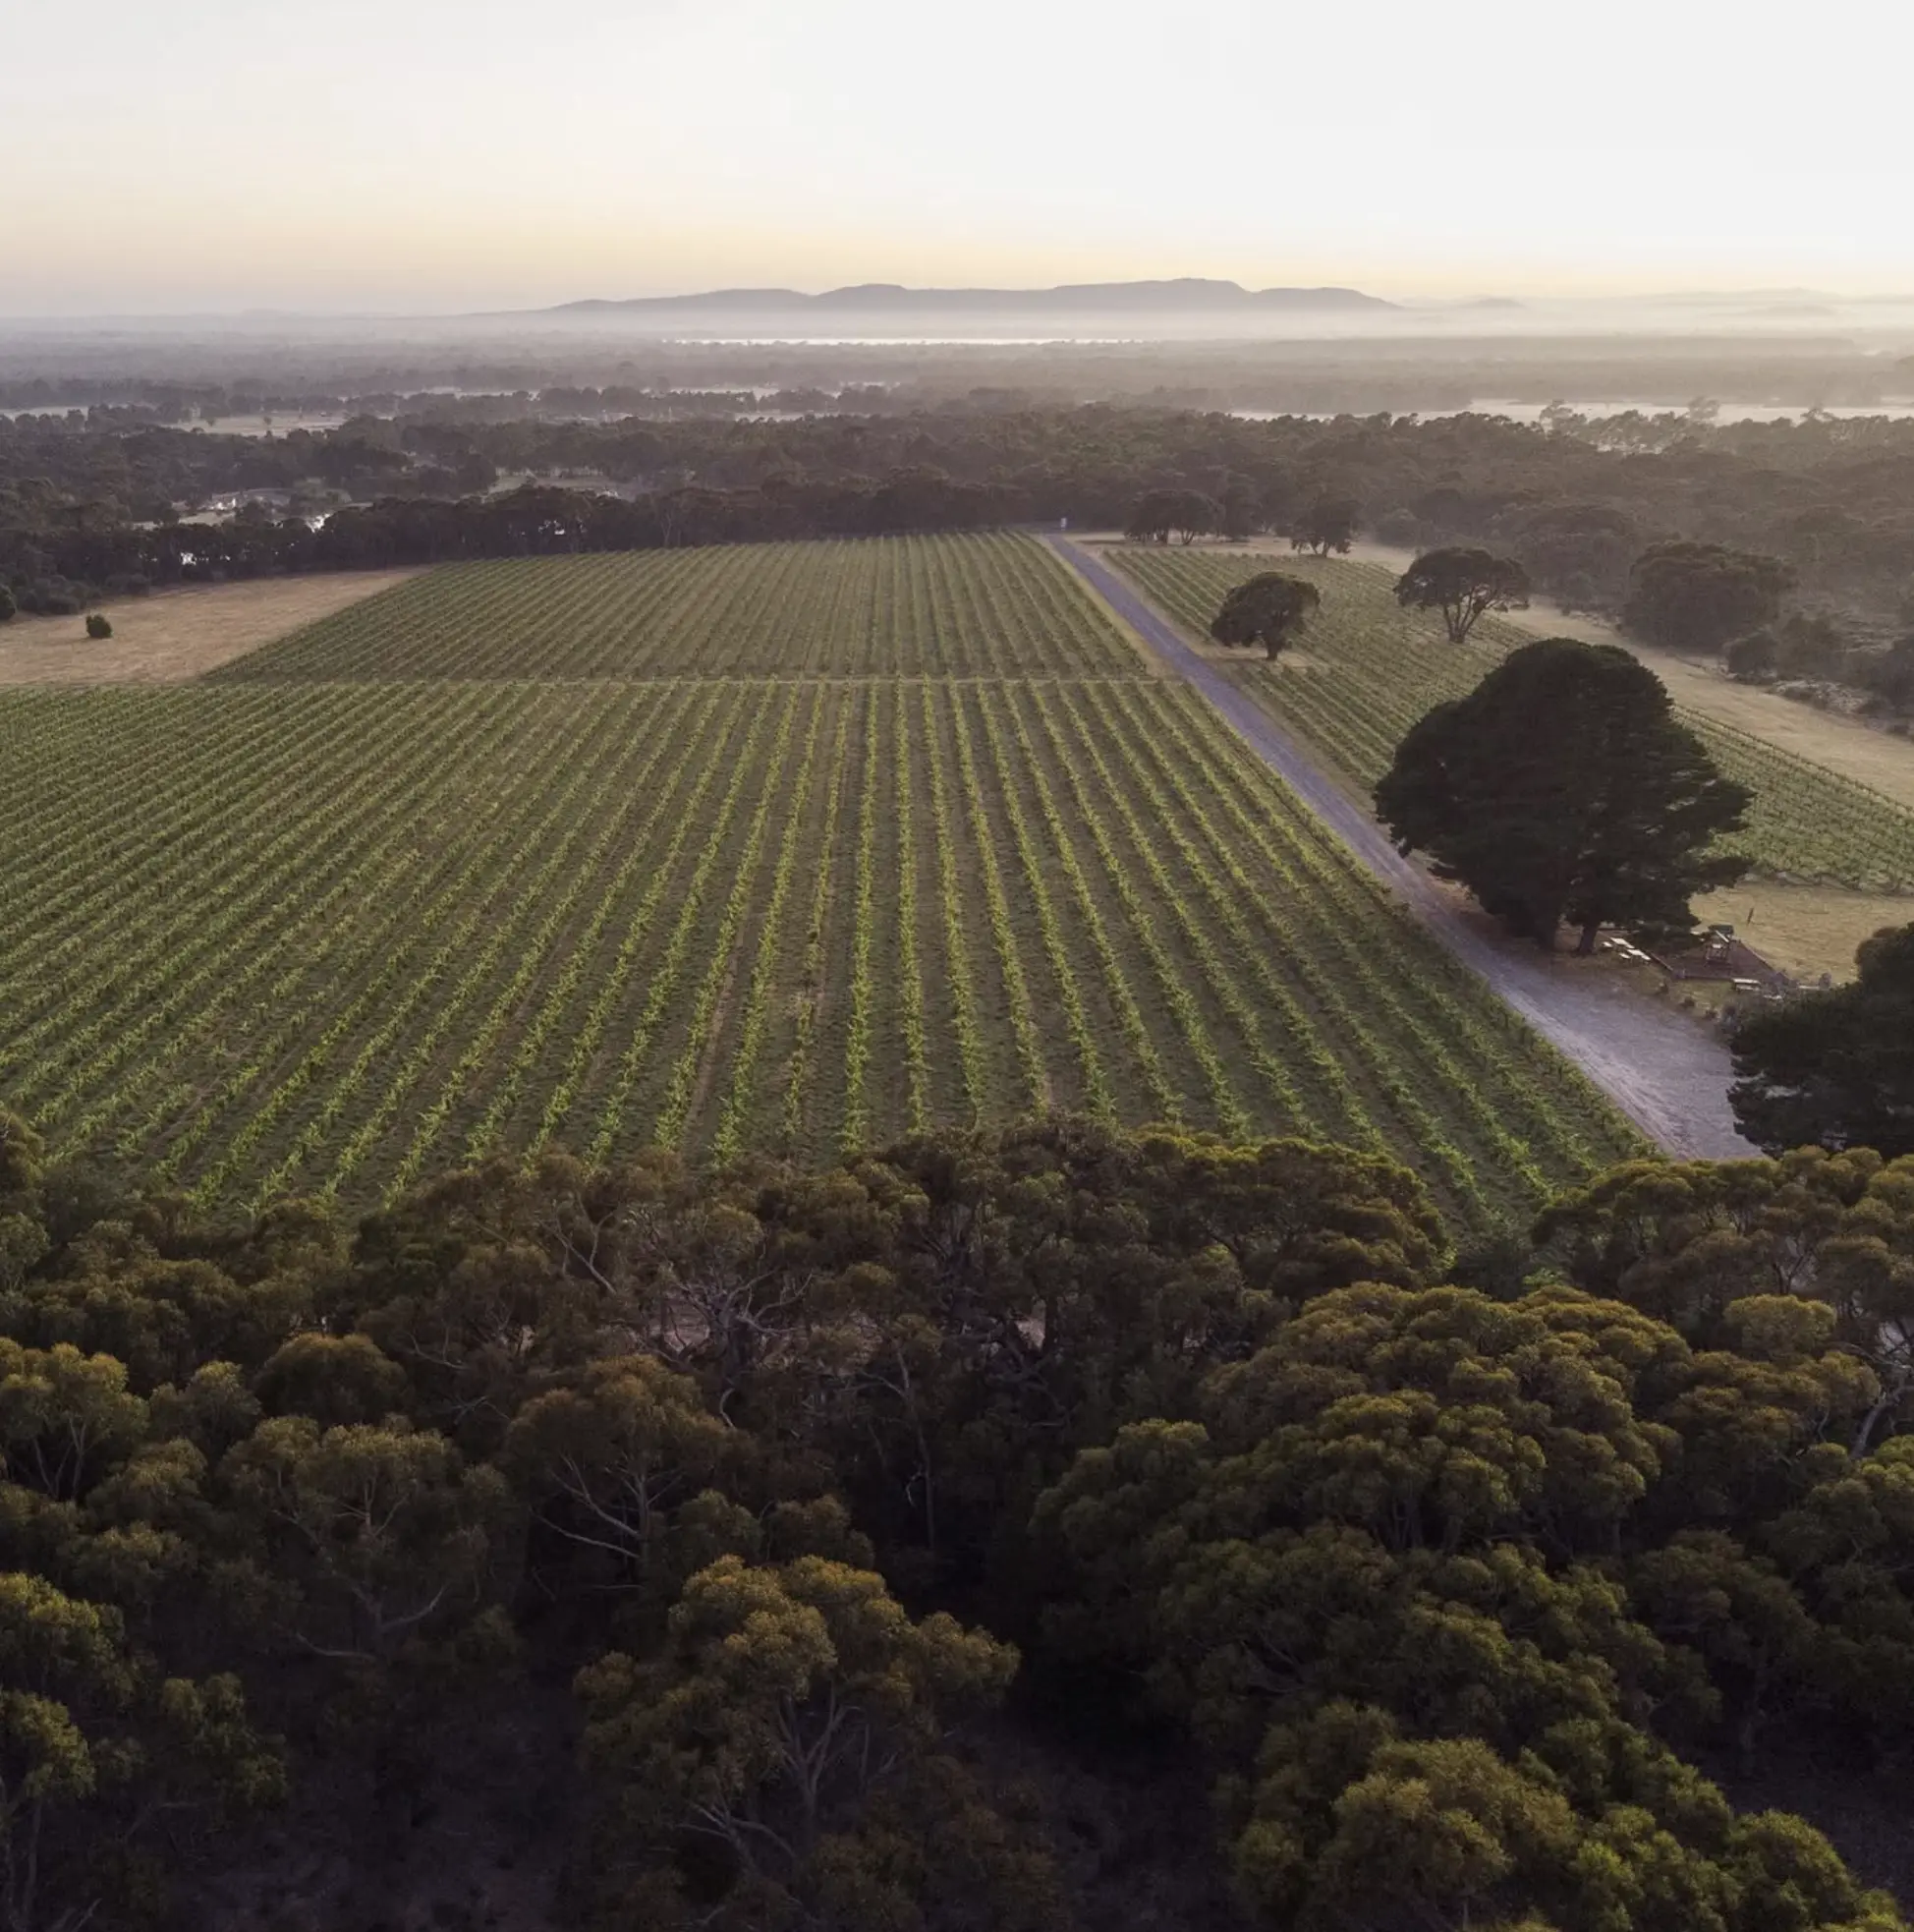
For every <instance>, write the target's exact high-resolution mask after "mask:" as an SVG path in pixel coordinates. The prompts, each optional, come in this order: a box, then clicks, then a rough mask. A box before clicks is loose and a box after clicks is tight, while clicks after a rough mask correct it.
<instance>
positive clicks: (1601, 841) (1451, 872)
mask: <svg viewBox="0 0 1914 1932" xmlns="http://www.w3.org/2000/svg"><path fill="white" fill-rule="evenodd" d="M1748 802H1749V794H1748V792H1747V790H1746V788H1745V787H1743V786H1741V785H1738V784H1735V783H1734V782H1733V781H1732V780H1730V779H1727V778H1723V777H1722V776H1721V774H1720V773H1719V772H1718V771H1717V769H1716V767H1715V763H1714V761H1713V760H1712V759H1711V758H1710V757H1709V755H1708V752H1707V749H1706V748H1705V747H1704V746H1703V744H1702V742H1701V740H1700V739H1699V738H1697V737H1696V736H1695V734H1694V733H1693V732H1692V731H1689V730H1687V729H1686V728H1685V727H1684V726H1682V725H1680V724H1678V723H1677V722H1676V721H1675V719H1674V716H1673V712H1672V708H1671V706H1670V704H1669V701H1668V694H1667V692H1666V691H1665V690H1663V689H1662V686H1661V679H1660V678H1658V677H1657V676H1656V675H1655V673H1654V672H1653V671H1651V670H1650V669H1648V667H1647V666H1646V665H1644V664H1641V663H1639V662H1637V660H1636V659H1635V658H1633V657H1632V656H1630V655H1629V653H1627V652H1625V651H1623V650H1621V649H1619V648H1618V647H1617V646H1614V645H1592V644H1578V643H1577V642H1576V641H1575V640H1574V639H1572V638H1546V639H1543V640H1542V641H1540V642H1538V643H1536V644H1530V645H1524V646H1523V647H1522V649H1521V650H1519V651H1516V652H1512V653H1510V654H1509V655H1508V656H1507V657H1506V658H1504V659H1503V661H1502V662H1501V664H1499V665H1498V666H1497V667H1496V668H1495V669H1494V670H1492V672H1490V674H1489V675H1488V677H1486V678H1484V679H1483V681H1482V683H1481V684H1479V685H1478V686H1477V687H1476V689H1475V690H1474V691H1472V692H1471V693H1470V694H1469V695H1468V697H1466V698H1459V699H1456V700H1454V701H1452V702H1451V703H1449V704H1446V705H1438V706H1436V708H1435V710H1433V711H1431V712H1430V713H1429V715H1428V716H1427V717H1425V718H1424V719H1423V720H1422V722H1421V723H1419V724H1418V725H1416V727H1415V728H1414V729H1413V730H1412V731H1411V732H1410V733H1409V735H1408V736H1407V737H1406V738H1404V739H1403V741H1402V743H1401V745H1400V746H1399V747H1398V748H1397V751H1396V755H1395V763H1394V765H1393V766H1392V767H1390V769H1389V770H1388V772H1387V773H1386V774H1385V775H1384V777H1383V778H1382V781H1381V783H1380V784H1379V785H1378V786H1377V788H1376V806H1377V811H1378V813H1379V815H1380V817H1381V819H1382V821H1383V823H1384V824H1387V826H1388V828H1389V832H1390V835H1391V836H1392V837H1393V838H1394V839H1395V841H1396V844H1397V845H1398V847H1399V848H1400V849H1401V850H1402V851H1404V852H1426V853H1428V854H1429V856H1430V859H1431V862H1432V865H1433V868H1434V870H1435V875H1436V877H1437V878H1438V879H1452V880H1455V881H1459V882H1460V883H1461V884H1463V885H1466V886H1467V887H1468V889H1469V890H1470V891H1471V892H1472V893H1473V894H1474V895H1475V896H1476V898H1477V899H1478V900H1480V901H1481V903H1482V905H1483V906H1484V908H1485V909H1486V910H1487V911H1489V912H1492V913H1493V914H1494V915H1495V916H1496V917H1497V918H1498V919H1501V920H1503V921H1505V922H1506V923H1507V924H1508V926H1509V927H1510V928H1511V930H1513V931H1515V932H1518V933H1521V934H1523V935H1525V936H1526V937H1528V938H1533V939H1534V940H1536V942H1537V943H1538V944H1540V945H1542V946H1545V947H1548V948H1552V947H1553V945H1554V943H1555V935H1556V933H1557V931H1558V930H1559V928H1560V926H1561V924H1562V922H1563V921H1564V920H1567V921H1569V922H1571V923H1572V924H1573V925H1575V926H1577V927H1579V928H1580V929H1581V943H1580V946H1579V947H1578V950H1579V951H1582V952H1585V953H1586V952H1589V951H1592V950H1593V949H1594V946H1595V938H1596V934H1597V932H1598V931H1599V930H1600V929H1601V928H1602V927H1604V926H1621V927H1623V928H1626V929H1627V930H1628V931H1630V932H1633V933H1637V934H1642V935H1645V936H1652V935H1655V934H1658V933H1662V934H1665V933H1685V932H1688V931H1690V930H1692V928H1693V926H1694V913H1693V911H1692V910H1691V908H1690V906H1689V900H1690V898H1691V897H1692V895H1693V894H1695V893H1697V892H1702V891H1707V890H1710V889H1711V888H1713V887H1715V886H1717V885H1725V884H1729V883H1731V882H1732V881H1734V880H1737V879H1739V878H1740V877H1741V875H1742V874H1743V873H1744V872H1746V871H1747V869H1748V861H1747V860H1746V859H1744V858H1741V857H1739V856H1738V855H1736V854H1733V853H1725V852H1717V851H1714V850H1712V849H1711V848H1712V846H1713V844H1714V841H1715V840H1716V839H1717V837H1718V836H1719V835H1720V834H1721V833H1723V832H1727V831H1732V830H1733V829H1734V828H1735V827H1736V826H1738V825H1739V824H1741V819H1742V814H1743V813H1744V812H1745V811H1746V810H1747V807H1748Z"/></svg>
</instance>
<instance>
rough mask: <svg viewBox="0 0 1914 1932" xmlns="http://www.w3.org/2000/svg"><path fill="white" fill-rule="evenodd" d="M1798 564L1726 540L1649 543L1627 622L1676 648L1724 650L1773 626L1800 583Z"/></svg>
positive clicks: (1632, 586) (1625, 611) (1625, 610)
mask: <svg viewBox="0 0 1914 1932" xmlns="http://www.w3.org/2000/svg"><path fill="white" fill-rule="evenodd" d="M1795 582H1796V572H1795V569H1794V567H1793V565H1791V564H1789V563H1786V562H1784V561H1783V560H1782V559H1780V558H1778V557H1770V556H1762V555H1759V554H1757V553H1755V552H1752V551H1748V550H1736V549H1730V548H1729V547H1728V546H1726V545H1725V544H1721V543H1697V542H1689V541H1677V542H1671V543H1654V544H1651V545H1650V546H1649V547H1648V548H1647V549H1646V550H1644V551H1643V552H1642V554H1641V555H1640V556H1639V557H1638V558H1637V559H1636V560H1635V566H1634V569H1633V571H1632V572H1631V573H1630V576H1629V587H1628V600H1627V602H1626V603H1625V604H1624V605H1623V606H1622V622H1623V623H1624V624H1626V625H1627V626H1628V628H1629V629H1630V630H1631V631H1633V632H1634V633H1635V635H1636V636H1637V637H1641V638H1645V639H1647V640H1648V642H1649V643H1651V644H1661V645H1666V646H1667V647H1668V648H1669V649H1670V650H1673V651H1719V650H1721V649H1722V648H1723V647H1724V646H1725V645H1727V644H1728V643H1730V642H1731V641H1732V640H1733V639H1735V638H1738V637H1745V636H1746V635H1747V634H1748V633H1749V632H1750V631H1755V630H1759V629H1761V628H1762V626H1764V625H1766V624H1772V623H1773V621H1774V619H1775V618H1776V617H1777V616H1778V615H1779V614H1780V608H1781V598H1782V597H1784V596H1785V595H1786V593H1787V592H1789V591H1791V590H1792V589H1793V588H1794V585H1795Z"/></svg>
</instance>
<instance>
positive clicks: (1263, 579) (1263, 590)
mask: <svg viewBox="0 0 1914 1932" xmlns="http://www.w3.org/2000/svg"><path fill="white" fill-rule="evenodd" d="M1322 601H1323V594H1322V592H1321V591H1319V590H1318V589H1317V588H1316V586H1315V585H1314V584H1312V583H1309V582H1308V581H1307V580H1306V579H1304V578H1301V577H1286V576H1284V575H1283V574H1282V573H1281V572H1280V571H1275V570H1266V571H1264V572H1262V573H1261V574H1260V575H1258V576H1255V577H1251V578H1249V579H1247V580H1246V581H1245V582H1243V583H1241V584H1237V585H1234V586H1232V588H1231V589H1230V592H1229V595H1228V596H1227V597H1224V598H1223V600H1222V606H1221V608H1220V609H1219V610H1218V611H1217V612H1216V614H1215V616H1214V617H1212V618H1211V619H1210V636H1211V637H1212V638H1214V639H1215V641H1216V642H1217V643H1218V644H1228V645H1235V646H1238V647H1240V648H1243V649H1248V648H1249V647H1250V646H1252V645H1259V644H1260V645H1261V646H1262V647H1263V654H1264V655H1265V656H1266V657H1267V658H1268V659H1269V661H1270V662H1271V663H1274V662H1275V660H1276V659H1277V658H1278V657H1280V656H1281V655H1282V653H1283V652H1284V651H1285V650H1287V649H1288V647H1289V646H1290V645H1291V644H1292V643H1293V642H1294V641H1295V637H1296V633H1297V632H1298V631H1300V630H1301V629H1302V628H1303V626H1304V624H1305V623H1307V622H1308V620H1309V614H1310V612H1311V611H1313V610H1314V609H1315V608H1316V607H1317V605H1318V604H1320V603H1321V602H1322Z"/></svg>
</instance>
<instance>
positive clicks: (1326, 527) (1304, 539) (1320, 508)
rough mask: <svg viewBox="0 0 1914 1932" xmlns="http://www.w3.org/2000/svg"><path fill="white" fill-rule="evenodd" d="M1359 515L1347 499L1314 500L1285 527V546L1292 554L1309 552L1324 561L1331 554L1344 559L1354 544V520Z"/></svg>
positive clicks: (1320, 498) (1319, 498) (1325, 497)
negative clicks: (1302, 551) (1286, 545)
mask: <svg viewBox="0 0 1914 1932" xmlns="http://www.w3.org/2000/svg"><path fill="white" fill-rule="evenodd" d="M1359 514H1360V512H1359V511H1358V509H1357V506H1356V504H1355V502H1354V501H1353V500H1352V499H1351V498H1350V497H1347V496H1333V495H1323V496H1318V497H1316V498H1315V499H1314V500H1313V501H1311V502H1310V503H1309V504H1307V505H1306V506H1305V507H1304V508H1303V509H1302V510H1300V511H1299V512H1298V513H1297V514H1296V516H1295V518H1294V519H1293V521H1292V522H1291V524H1290V526H1289V546H1290V548H1291V549H1293V550H1313V551H1314V552H1315V553H1316V554H1317V555H1318V556H1319V557H1326V556H1327V555H1328V554H1329V552H1330V551H1331V550H1333V551H1334V552H1335V553H1336V555H1338V556H1343V555H1346V554H1347V552H1348V549H1349V546H1350V544H1351V543H1353V542H1354V541H1355V540H1356V518H1357V516H1358V515H1359Z"/></svg>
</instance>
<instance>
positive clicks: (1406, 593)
mask: <svg viewBox="0 0 1914 1932" xmlns="http://www.w3.org/2000/svg"><path fill="white" fill-rule="evenodd" d="M1395 600H1396V602H1397V603H1399V604H1401V605H1402V607H1403V608H1404V609H1405V610H1439V611H1440V612H1441V613H1442V623H1443V626H1444V628H1445V629H1446V630H1447V631H1448V634H1449V642H1450V643H1451V644H1467V643H1468V641H1469V633H1470V632H1471V631H1473V630H1474V629H1475V627H1476V625H1477V624H1478V623H1480V622H1481V621H1482V618H1483V616H1484V614H1485V613H1486V612H1488V611H1491V610H1521V609H1525V608H1526V607H1527V605H1528V601H1529V576H1528V572H1527V571H1525V570H1524V569H1523V568H1522V566H1521V565H1520V564H1519V563H1515V562H1512V561H1511V560H1510V559H1509V558H1507V557H1498V556H1494V555H1492V553H1491V552H1489V551H1488V550H1471V549H1447V550H1426V551H1425V552H1424V553H1423V554H1422V555H1421V556H1419V557H1418V558H1417V559H1416V560H1415V562H1414V563H1412V564H1411V565H1410V566H1409V568H1408V569H1407V570H1405V571H1404V572H1403V573H1402V575H1401V576H1400V577H1398V578H1397V579H1396V584H1395Z"/></svg>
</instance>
